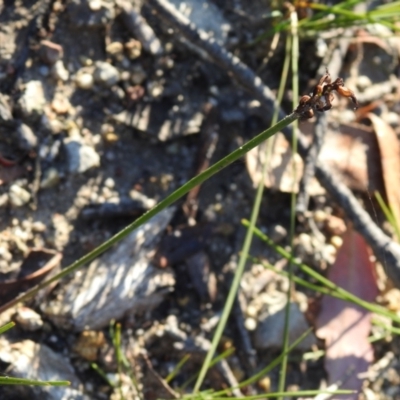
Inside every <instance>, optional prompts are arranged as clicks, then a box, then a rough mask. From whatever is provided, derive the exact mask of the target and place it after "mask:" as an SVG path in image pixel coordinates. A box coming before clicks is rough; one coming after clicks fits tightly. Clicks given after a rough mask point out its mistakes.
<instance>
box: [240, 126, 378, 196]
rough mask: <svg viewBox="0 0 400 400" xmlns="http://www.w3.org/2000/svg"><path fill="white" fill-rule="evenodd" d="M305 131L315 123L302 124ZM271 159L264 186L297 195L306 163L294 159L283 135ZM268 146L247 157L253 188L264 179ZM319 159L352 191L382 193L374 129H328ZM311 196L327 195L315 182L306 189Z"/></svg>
mask: <svg viewBox="0 0 400 400" xmlns="http://www.w3.org/2000/svg"><path fill="white" fill-rule="evenodd" d="M303 125H304V126H305V127H306V128H305V130H309V129H312V124H306V123H304V124H302V125H301V127H302V130H303ZM274 139H275V142H274V147H273V151H272V157H271V160H270V161H269V168H268V170H267V175H266V177H265V179H264V183H265V186H266V187H268V188H272V189H276V190H279V191H282V192H292V191H293V188H294V190H295V191H296V192H297V190H298V183H299V181H300V179H301V177H302V173H303V168H304V166H303V161H302V160H301V158H300V156H299V155H296V156H295V158H294V162H293V160H292V151H291V148H290V146H289V144H288V143H287V141H286V140H285V138H284V137H283V135H282V134H278V135H276V137H274ZM266 146H267V143H266V142H264V143H263V144H262V145H260V146H258V147H256V148H255V149H253V150H251V151H250V152H248V153H247V155H246V165H247V170H248V172H249V175H250V178H251V180H252V181H253V183H254V185H257V184H258V183H259V182H260V180H261V174H262V168H263V163H264V162H265V160H266ZM319 159H320V160H321V161H322V162H323V163H324V164H328V165H329V166H330V167H332V169H334V170H335V171H337V172H338V174H339V176H340V177H341V178H342V181H343V182H344V183H345V184H346V185H347V186H348V187H350V188H351V189H354V190H360V191H366V190H368V191H369V192H373V191H375V190H377V191H379V192H382V190H383V189H384V187H383V183H382V169H381V164H380V162H379V159H380V156H379V148H378V143H377V141H376V138H375V135H374V134H373V129H372V128H371V127H368V126H365V125H361V124H356V123H352V124H341V125H339V127H333V126H332V125H330V126H329V128H328V132H327V135H326V138H325V142H324V144H323V146H322V149H321V153H320V156H319ZM293 163H294V164H295V166H296V180H295V182H294V179H293ZM307 190H308V192H309V194H310V195H311V196H313V195H317V194H322V193H324V190H323V188H321V186H320V185H319V183H318V182H317V181H316V180H315V179H313V180H312V181H311V184H310V187H309V188H308V189H307Z"/></svg>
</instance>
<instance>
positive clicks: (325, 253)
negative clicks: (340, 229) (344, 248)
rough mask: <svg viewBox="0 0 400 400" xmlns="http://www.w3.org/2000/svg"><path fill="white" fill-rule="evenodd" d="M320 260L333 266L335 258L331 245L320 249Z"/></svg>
mask: <svg viewBox="0 0 400 400" xmlns="http://www.w3.org/2000/svg"><path fill="white" fill-rule="evenodd" d="M322 258H323V260H325V261H327V262H328V263H329V264H333V262H334V261H335V258H336V248H335V246H333V245H331V244H327V245H325V246H323V248H322Z"/></svg>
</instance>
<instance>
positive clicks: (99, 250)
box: [0, 113, 299, 313]
mask: <svg viewBox="0 0 400 400" xmlns="http://www.w3.org/2000/svg"><path fill="white" fill-rule="evenodd" d="M298 118H299V115H298V114H296V113H292V114H290V115H288V116H286V117H285V118H283V119H282V120H280V121H279V122H278V123H277V124H276V125H273V126H271V127H270V128H268V129H266V130H265V131H264V132H261V133H260V134H259V135H257V136H256V137H254V138H253V139H251V140H250V141H248V142H247V143H245V144H244V145H243V146H241V147H239V148H238V149H237V150H235V151H233V152H232V153H230V154H228V155H227V156H226V157H224V158H223V159H222V160H220V161H218V162H216V163H215V164H214V165H212V166H211V167H209V168H208V169H206V170H205V171H203V172H202V173H201V174H199V175H197V176H195V177H194V178H192V179H190V180H189V181H188V182H187V183H185V184H184V185H182V186H181V187H180V188H178V189H177V190H175V191H174V192H173V193H171V194H170V195H169V196H168V197H167V198H165V199H164V200H162V201H161V202H160V203H158V204H157V205H156V206H155V207H154V208H152V209H151V210H149V211H147V212H146V213H145V214H143V215H142V216H141V217H139V218H138V219H137V220H135V221H134V222H132V223H131V224H130V225H128V226H127V227H126V228H124V229H122V230H121V231H119V232H118V233H117V234H116V235H114V236H113V237H111V238H110V239H108V240H107V241H105V242H104V243H103V244H101V245H100V246H98V247H96V248H95V249H94V250H92V251H91V252H89V253H88V254H86V255H85V256H83V257H82V258H80V259H78V260H76V261H75V262H73V263H72V264H70V265H69V266H68V267H66V268H64V269H63V270H62V271H61V272H60V273H58V274H57V275H55V276H54V277H52V278H51V279H48V280H47V281H45V282H42V283H40V284H39V285H37V286H36V287H34V288H33V289H31V290H29V291H28V292H26V293H24V294H23V295H22V296H19V297H17V298H15V299H14V300H12V301H10V302H8V303H6V304H4V305H3V306H1V307H0V313H2V312H3V311H5V310H7V309H8V308H10V307H12V306H14V305H16V304H17V303H19V302H22V301H25V300H28V299H30V298H31V297H32V296H34V295H36V294H37V293H38V292H39V291H40V290H41V289H43V288H45V287H47V286H48V285H50V284H52V283H53V282H56V281H58V280H59V279H61V278H63V277H65V276H67V275H69V274H71V273H72V272H73V271H75V270H77V269H78V268H80V267H82V266H83V265H85V264H87V263H89V262H90V261H93V260H94V259H95V258H96V257H98V256H99V255H101V254H103V253H104V252H105V251H106V250H108V249H109V248H111V247H112V246H113V245H114V244H116V243H118V242H119V241H120V240H122V239H124V238H125V237H126V236H127V235H129V234H130V233H131V232H132V231H134V230H135V229H137V228H139V227H140V226H141V225H143V224H144V223H146V222H147V221H149V220H150V219H151V218H152V217H154V216H155V215H157V214H158V213H159V212H160V211H162V210H164V209H165V208H167V207H169V206H170V205H171V204H173V203H175V202H176V201H177V200H179V199H180V198H181V197H183V196H184V195H185V194H186V193H188V192H189V191H190V190H192V189H193V188H194V187H196V186H198V185H200V184H202V183H203V182H204V181H206V180H207V179H209V178H211V177H212V176H213V175H215V174H216V173H218V172H219V171H221V170H222V169H224V168H226V167H227V166H228V165H230V164H232V163H233V162H235V161H237V160H238V159H239V158H241V157H243V156H244V155H245V154H246V153H247V152H248V151H250V150H251V149H253V148H254V147H256V146H258V145H259V144H261V143H262V142H263V141H264V140H266V139H268V138H270V137H271V136H272V135H275V134H276V133H277V132H279V131H281V130H282V129H283V128H285V127H286V126H288V125H290V124H291V123H292V122H293V121H295V120H296V119H298Z"/></svg>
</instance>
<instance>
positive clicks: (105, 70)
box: [94, 61, 120, 87]
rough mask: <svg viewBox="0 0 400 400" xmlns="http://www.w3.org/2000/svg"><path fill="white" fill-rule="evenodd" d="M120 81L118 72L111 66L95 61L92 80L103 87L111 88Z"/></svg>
mask: <svg viewBox="0 0 400 400" xmlns="http://www.w3.org/2000/svg"><path fill="white" fill-rule="evenodd" d="M119 79H120V76H119V71H118V70H117V68H115V67H114V66H112V65H111V64H109V63H107V62H104V61H97V62H96V68H95V70H94V80H95V81H96V82H98V83H100V84H102V85H104V86H107V87H111V86H113V85H115V84H116V83H117V82H118V81H119Z"/></svg>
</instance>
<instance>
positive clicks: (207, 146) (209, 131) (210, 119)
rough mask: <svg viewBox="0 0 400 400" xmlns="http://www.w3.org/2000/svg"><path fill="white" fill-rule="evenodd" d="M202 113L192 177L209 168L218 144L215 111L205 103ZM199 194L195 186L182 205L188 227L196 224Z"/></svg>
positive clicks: (198, 187) (216, 113) (210, 105)
mask: <svg viewBox="0 0 400 400" xmlns="http://www.w3.org/2000/svg"><path fill="white" fill-rule="evenodd" d="M204 113H205V115H206V116H205V119H204V122H203V124H202V126H201V131H200V134H201V144H200V148H199V151H198V154H197V160H196V165H195V174H194V175H198V174H200V173H201V172H203V171H204V170H206V169H207V168H208V167H209V166H210V163H211V158H212V156H213V154H214V152H215V148H216V146H217V142H218V132H217V130H218V125H217V120H218V112H217V109H216V108H215V107H214V106H213V105H212V104H211V103H207V104H206V106H205V110H204ZM199 193H200V186H196V187H195V188H193V189H192V190H191V191H190V192H189V193H188V195H187V197H186V201H185V203H184V204H183V205H182V209H183V212H184V213H185V215H186V217H187V219H188V222H189V225H194V224H195V223H196V221H195V219H196V215H197V211H198V203H199V198H198V197H199Z"/></svg>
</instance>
